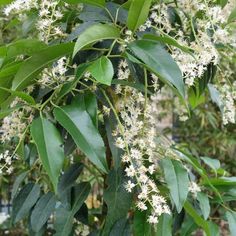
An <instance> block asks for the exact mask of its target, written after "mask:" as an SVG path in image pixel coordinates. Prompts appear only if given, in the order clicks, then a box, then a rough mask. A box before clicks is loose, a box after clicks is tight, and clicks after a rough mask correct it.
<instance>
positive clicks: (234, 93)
mask: <svg viewBox="0 0 236 236" xmlns="http://www.w3.org/2000/svg"><path fill="white" fill-rule="evenodd" d="M218 89H219V92H220V98H221V103H222V109H223V111H222V113H223V124H224V125H227V124H228V123H235V118H236V117H235V115H236V105H235V102H236V82H234V83H233V86H231V87H230V86H229V85H228V84H224V85H223V86H220V87H219V88H218Z"/></svg>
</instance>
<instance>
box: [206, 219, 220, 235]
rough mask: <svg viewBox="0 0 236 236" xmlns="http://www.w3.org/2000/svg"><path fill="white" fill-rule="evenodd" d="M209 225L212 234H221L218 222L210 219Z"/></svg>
mask: <svg viewBox="0 0 236 236" xmlns="http://www.w3.org/2000/svg"><path fill="white" fill-rule="evenodd" d="M208 225H209V230H210V233H211V235H212V236H220V229H219V226H218V225H217V224H215V223H214V222H211V221H210V222H208Z"/></svg>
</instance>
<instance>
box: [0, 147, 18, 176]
mask: <svg viewBox="0 0 236 236" xmlns="http://www.w3.org/2000/svg"><path fill="white" fill-rule="evenodd" d="M15 159H17V156H16V155H10V152H9V150H6V151H5V152H4V153H1V154H0V164H1V165H0V176H1V175H2V174H8V175H10V174H11V173H12V172H13V170H14V168H13V165H12V161H13V160H15Z"/></svg>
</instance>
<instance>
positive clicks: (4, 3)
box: [0, 0, 14, 6]
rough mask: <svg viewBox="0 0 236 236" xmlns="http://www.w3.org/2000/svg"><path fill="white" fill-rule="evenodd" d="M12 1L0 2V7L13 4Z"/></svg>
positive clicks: (3, 0) (2, 0)
mask: <svg viewBox="0 0 236 236" xmlns="http://www.w3.org/2000/svg"><path fill="white" fill-rule="evenodd" d="M13 1H14V0H1V2H0V6H1V5H7V4H10V3H11V2H13Z"/></svg>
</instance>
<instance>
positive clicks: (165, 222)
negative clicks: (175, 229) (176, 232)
mask: <svg viewBox="0 0 236 236" xmlns="http://www.w3.org/2000/svg"><path fill="white" fill-rule="evenodd" d="M171 225H172V216H171V215H169V214H162V215H161V216H160V218H159V222H158V224H157V226H156V229H157V233H156V236H172V227H171Z"/></svg>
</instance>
